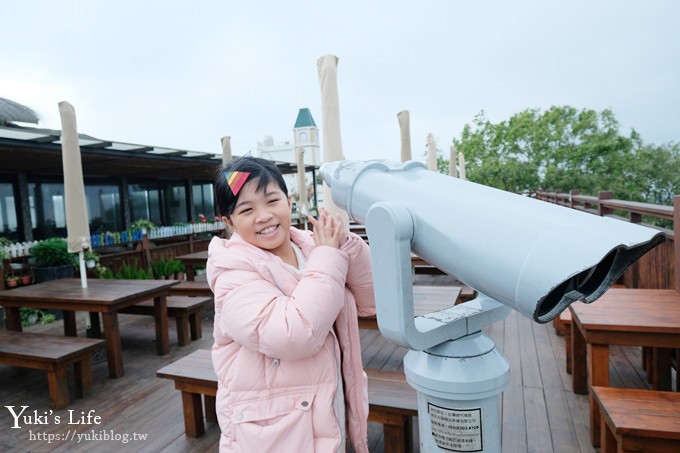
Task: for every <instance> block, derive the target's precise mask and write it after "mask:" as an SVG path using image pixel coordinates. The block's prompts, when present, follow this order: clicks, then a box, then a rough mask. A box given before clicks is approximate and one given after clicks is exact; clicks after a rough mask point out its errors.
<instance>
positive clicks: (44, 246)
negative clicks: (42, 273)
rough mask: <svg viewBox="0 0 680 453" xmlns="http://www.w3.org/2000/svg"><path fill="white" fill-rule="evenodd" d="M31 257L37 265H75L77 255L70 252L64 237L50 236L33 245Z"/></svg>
mask: <svg viewBox="0 0 680 453" xmlns="http://www.w3.org/2000/svg"><path fill="white" fill-rule="evenodd" d="M30 253H31V258H34V259H35V264H36V266H37V267H54V266H64V265H66V264H70V265H72V266H73V265H75V264H76V256H75V255H73V254H71V253H69V252H68V243H67V242H66V239H63V238H50V239H46V240H44V241H42V242H39V243H38V244H36V245H34V246H33V247H31V250H30Z"/></svg>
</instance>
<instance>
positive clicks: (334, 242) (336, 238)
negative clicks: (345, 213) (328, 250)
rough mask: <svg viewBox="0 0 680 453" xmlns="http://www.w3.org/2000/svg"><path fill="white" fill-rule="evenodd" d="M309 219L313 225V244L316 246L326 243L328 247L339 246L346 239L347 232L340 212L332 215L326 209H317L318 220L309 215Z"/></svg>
mask: <svg viewBox="0 0 680 453" xmlns="http://www.w3.org/2000/svg"><path fill="white" fill-rule="evenodd" d="M309 221H310V222H311V224H312V226H313V227H314V233H313V238H314V244H315V245H316V246H317V247H318V246H320V245H328V246H330V247H335V248H336V249H337V248H340V246H341V245H342V244H344V243H345V241H346V240H347V232H346V231H345V225H344V223H343V221H342V217H340V214H336V215H335V217H333V216H332V215H331V214H330V213H329V212H328V211H327V210H325V209H323V208H322V209H321V210H320V211H319V220H316V219H315V218H314V217H310V218H309Z"/></svg>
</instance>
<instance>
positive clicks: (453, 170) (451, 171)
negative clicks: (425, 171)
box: [449, 145, 458, 178]
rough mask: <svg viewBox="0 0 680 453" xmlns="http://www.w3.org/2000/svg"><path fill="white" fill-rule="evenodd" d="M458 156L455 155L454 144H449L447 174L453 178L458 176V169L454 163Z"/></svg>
mask: <svg viewBox="0 0 680 453" xmlns="http://www.w3.org/2000/svg"><path fill="white" fill-rule="evenodd" d="M457 161H458V158H457V157H456V145H451V155H450V158H449V175H451V176H453V177H454V178H457V177H458V169H457V168H456V163H457Z"/></svg>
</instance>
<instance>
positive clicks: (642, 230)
mask: <svg viewBox="0 0 680 453" xmlns="http://www.w3.org/2000/svg"><path fill="white" fill-rule="evenodd" d="M321 175H322V177H323V179H324V181H325V182H326V183H327V184H328V185H329V186H330V187H331V193H332V196H333V201H334V202H335V204H336V205H338V206H339V207H341V208H343V209H345V210H346V211H347V213H348V214H349V217H350V218H351V219H352V220H355V221H358V222H360V223H363V224H365V225H366V230H367V233H368V238H369V243H370V247H371V260H372V263H373V269H374V272H373V278H374V285H375V296H376V306H377V317H378V326H379V327H380V331H381V333H382V334H383V336H385V337H386V338H388V339H390V340H392V341H394V342H396V343H398V344H400V345H402V346H405V347H407V348H409V349H411V351H409V352H408V353H407V354H406V356H405V357H404V371H405V373H406V378H407V380H408V382H409V383H410V384H411V385H412V386H413V387H414V388H415V389H416V390H417V391H418V412H419V417H418V419H419V427H420V439H421V447H422V448H423V451H427V452H434V451H447V450H454V451H484V452H496V451H500V449H501V446H500V410H499V407H500V395H501V393H502V392H503V389H504V388H505V386H506V384H507V381H508V375H509V365H508V363H507V361H506V360H505V358H504V357H503V356H502V355H501V354H500V353H499V352H498V350H497V349H496V347H495V344H494V343H493V341H491V339H489V338H488V337H486V336H485V335H483V334H482V332H481V330H482V327H484V326H485V325H487V324H490V323H492V322H495V321H498V320H501V319H503V318H504V317H505V316H507V314H508V312H509V310H510V309H514V310H517V311H518V312H520V313H521V314H523V315H524V316H526V317H528V318H530V319H533V320H534V321H536V322H540V323H545V322H548V321H550V320H552V319H553V318H555V317H556V316H558V315H559V314H560V313H561V312H562V311H563V310H565V309H566V308H567V307H568V306H569V304H571V303H572V302H574V301H576V300H581V301H584V302H586V303H590V302H593V301H595V300H596V299H597V298H598V297H600V296H601V295H602V294H603V293H604V292H605V291H606V290H607V289H608V288H609V287H610V286H611V285H612V284H613V283H615V282H616V280H617V279H618V278H619V277H620V276H621V275H622V274H623V272H624V271H625V270H626V268H627V267H628V266H630V265H631V264H632V263H633V262H634V261H635V260H637V259H638V258H639V257H640V256H642V255H643V254H644V253H646V252H647V251H648V250H650V249H652V248H653V247H655V246H656V245H658V244H659V243H661V242H663V240H664V236H663V234H662V233H660V232H659V231H656V230H653V229H651V228H646V227H642V226H639V225H634V224H631V223H627V222H622V221H620V220H615V219H610V218H606V217H599V216H595V215H591V214H587V213H584V212H580V211H576V210H573V209H568V208H565V207H562V206H558V205H554V204H550V203H546V202H542V201H538V200H535V199H532V198H529V197H524V196H520V195H516V194H512V193H509V192H505V191H502V190H498V189H493V188H490V187H486V186H483V185H480V184H475V183H472V182H468V181H463V180H460V179H457V178H453V177H450V176H446V175H442V174H439V173H435V172H432V171H429V170H427V169H426V168H425V166H424V165H423V164H422V163H419V162H415V161H410V162H406V163H404V164H400V165H397V164H391V163H387V162H384V161H370V162H358V161H337V162H331V163H327V164H324V165H323V166H322V167H321ZM412 252H414V253H415V254H417V255H418V256H420V257H421V258H423V259H424V260H426V261H427V262H429V263H430V264H432V265H434V266H436V267H438V268H439V269H441V270H443V271H445V272H446V273H448V274H450V275H454V276H456V277H457V278H458V279H460V280H461V281H463V282H464V283H465V284H466V285H468V286H470V287H472V288H474V289H475V290H477V291H478V293H479V296H478V297H476V298H475V299H474V300H472V301H469V302H466V303H464V304H460V305H456V306H454V307H451V308H449V309H446V310H442V311H439V312H436V313H430V314H427V315H424V316H420V317H414V311H413V287H412V273H411V253H412Z"/></svg>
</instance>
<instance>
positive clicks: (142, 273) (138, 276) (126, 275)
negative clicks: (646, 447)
mask: <svg viewBox="0 0 680 453" xmlns="http://www.w3.org/2000/svg"><path fill="white" fill-rule="evenodd" d="M113 278H115V279H117V280H152V279H153V276H152V275H151V273H150V272H149V271H147V270H146V269H141V268H140V267H139V265H138V264H137V263H135V264H133V265H127V264H124V265H123V266H122V267H121V268H120V270H119V271H118V272H116V273H115V274H113Z"/></svg>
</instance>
